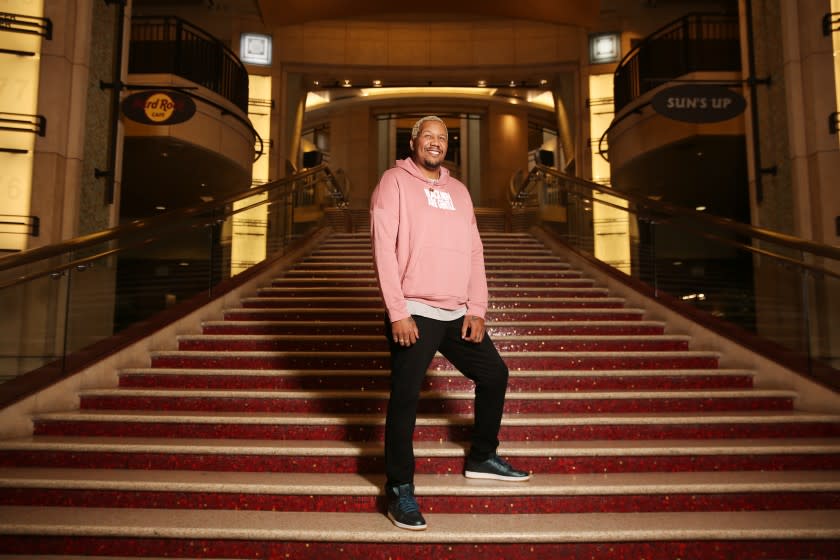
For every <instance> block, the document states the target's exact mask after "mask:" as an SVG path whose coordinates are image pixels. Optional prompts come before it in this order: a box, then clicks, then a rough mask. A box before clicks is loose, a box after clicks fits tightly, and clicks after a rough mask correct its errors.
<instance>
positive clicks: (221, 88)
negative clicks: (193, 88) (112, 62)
mask: <svg viewBox="0 0 840 560" xmlns="http://www.w3.org/2000/svg"><path fill="white" fill-rule="evenodd" d="M128 71H129V73H131V74H174V75H176V76H181V77H182V78H185V79H187V80H190V81H191V82H194V83H196V84H198V85H201V86H204V87H206V88H207V89H209V90H211V91H214V92H216V93H218V94H219V95H221V96H222V97H224V98H225V99H227V100H229V101H230V102H232V103H233V104H234V105H236V106H237V107H239V108H240V109H241V110H242V111H243V112H244V113H247V112H248V71H247V70H246V69H245V66H244V65H243V64H242V62H241V61H240V60H239V58H238V57H237V56H236V54H234V53H233V51H231V50H230V49H229V48H228V47H227V46H225V45H224V44H223V43H222V42H221V41H219V40H218V39H216V38H215V37H213V36H212V35H210V34H209V33H207V32H206V31H204V30H202V29H200V28H198V27H196V26H195V25H192V24H191V23H189V22H187V21H184V20H182V19H180V18H177V17H163V16H138V17H135V18H132V21H131V45H130V48H129V57H128Z"/></svg>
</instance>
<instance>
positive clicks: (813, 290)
mask: <svg viewBox="0 0 840 560" xmlns="http://www.w3.org/2000/svg"><path fill="white" fill-rule="evenodd" d="M819 264H821V265H822V266H825V265H826V263H825V262H819ZM833 272H837V273H838V274H833ZM807 281H808V283H807V284H806V286H807V288H808V292H807V294H806V297H807V299H808V308H809V309H813V313H812V314H811V315H809V317H808V329H809V333H810V334H809V338H810V340H811V345H810V347H809V351H810V353H811V356H812V357H814V358H816V359H817V360H820V361H821V362H823V363H825V364H827V365H828V366H830V367H832V368H834V369H837V370H840V267H836V268H835V270H834V271H829V272H828V273H826V272H816V271H809V272H808V276H807Z"/></svg>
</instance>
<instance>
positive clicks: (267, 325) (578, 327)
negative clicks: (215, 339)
mask: <svg viewBox="0 0 840 560" xmlns="http://www.w3.org/2000/svg"><path fill="white" fill-rule="evenodd" d="M383 329H384V326H383V319H382V318H381V317H380V318H379V319H376V320H370V321H341V320H339V321H326V320H324V321H245V320H242V321H204V322H203V323H202V330H203V332H204V334H298V335H309V334H321V335H334V334H347V335H350V334H375V335H380V336H382V335H383V332H384V331H383ZM487 331H488V332H489V333H490V336H493V337H497V336H504V335H511V336H517V335H520V336H521V335H532V336H536V335H556V336H559V335H586V334H594V335H642V334H655V335H659V334H663V333H664V332H665V327H664V323H661V322H658V321H598V322H594V321H565V322H563V323H559V324H546V323H544V322H542V321H494V322H492V323H488V324H487Z"/></svg>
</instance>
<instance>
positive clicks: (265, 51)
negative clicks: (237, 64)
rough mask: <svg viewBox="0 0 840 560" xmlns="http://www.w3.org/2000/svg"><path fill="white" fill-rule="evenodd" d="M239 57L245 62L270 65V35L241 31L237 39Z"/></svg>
mask: <svg viewBox="0 0 840 560" xmlns="http://www.w3.org/2000/svg"><path fill="white" fill-rule="evenodd" d="M239 59H240V60H241V61H242V62H244V63H245V64H254V65H257V66H271V35H262V34H260V33H243V34H242V35H241V36H240V41H239Z"/></svg>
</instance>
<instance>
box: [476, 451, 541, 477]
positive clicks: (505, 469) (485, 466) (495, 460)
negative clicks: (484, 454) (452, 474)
mask: <svg viewBox="0 0 840 560" xmlns="http://www.w3.org/2000/svg"><path fill="white" fill-rule="evenodd" d="M464 476H466V477H467V478H485V479H490V480H507V481H510V482H524V481H526V480H528V479H529V478H531V475H530V474H528V473H526V472H525V471H519V470H516V469H515V468H513V466H511V464H510V463H508V462H507V461H505V460H504V459H502V458H501V457H499V456H498V455H493V456H492V457H490V458H489V459H487V460H486V461H474V460H472V459H469V458H468V459H467V465H466V468H465V469H464Z"/></svg>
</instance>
